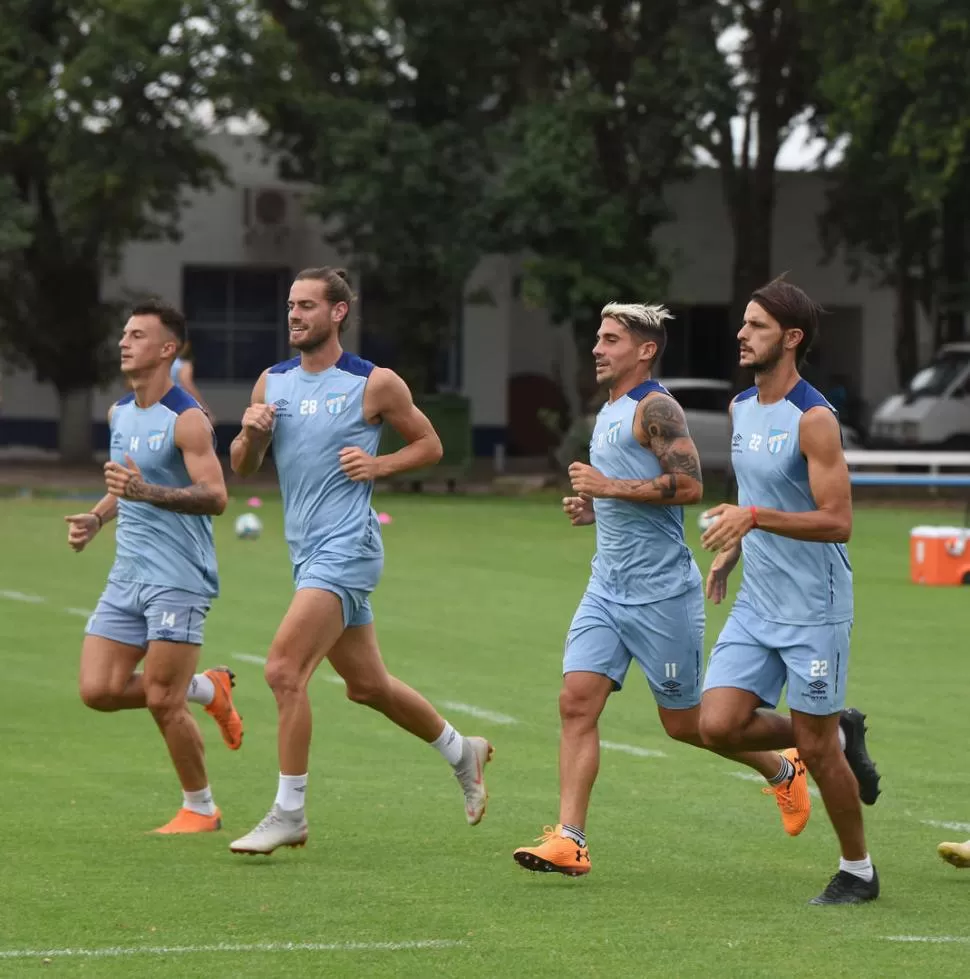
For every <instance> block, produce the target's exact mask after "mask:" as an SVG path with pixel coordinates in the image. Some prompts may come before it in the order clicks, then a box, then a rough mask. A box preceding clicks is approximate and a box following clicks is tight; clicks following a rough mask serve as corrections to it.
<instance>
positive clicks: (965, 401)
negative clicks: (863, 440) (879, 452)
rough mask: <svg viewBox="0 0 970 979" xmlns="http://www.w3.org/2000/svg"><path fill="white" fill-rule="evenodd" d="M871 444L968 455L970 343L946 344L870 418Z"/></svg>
mask: <svg viewBox="0 0 970 979" xmlns="http://www.w3.org/2000/svg"><path fill="white" fill-rule="evenodd" d="M870 431H871V435H872V439H873V442H874V443H876V444H882V445H892V446H907V447H909V448H917V447H918V448H920V449H948V450H954V451H961V450H962V451H966V450H970V343H948V344H945V345H944V346H942V347H940V349H939V350H938V351H937V352H936V355H935V356H934V357H933V360H932V361H930V363H929V364H928V365H927V366H926V367H924V368H923V369H922V370H921V371H919V372H918V373H917V374H915V375H914V376H913V379H912V380H911V381H910V382H909V384H907V385H906V388H905V390H903V391H902V392H900V393H899V394H894V395H892V396H891V397H889V398H887V399H886V400H885V401H884V402H883V403H882V404H881V405H880V406H879V407H878V408H877V409H876V412H875V414H874V415H873V416H872V425H871V426H870Z"/></svg>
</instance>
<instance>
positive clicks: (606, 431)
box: [587, 381, 701, 605]
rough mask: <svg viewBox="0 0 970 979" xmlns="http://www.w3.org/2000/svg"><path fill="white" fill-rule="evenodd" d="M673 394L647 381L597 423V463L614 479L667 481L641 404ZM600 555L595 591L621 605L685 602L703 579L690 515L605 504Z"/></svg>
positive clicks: (599, 513) (600, 502)
mask: <svg viewBox="0 0 970 979" xmlns="http://www.w3.org/2000/svg"><path fill="white" fill-rule="evenodd" d="M654 391H659V392H660V393H662V394H667V391H666V389H665V388H664V387H662V386H661V385H660V384H659V383H658V382H657V381H646V382H644V383H643V384H640V385H638V386H637V387H635V388H634V389H633V390H632V391H630V392H629V394H626V395H624V396H623V397H621V398H618V399H617V400H616V401H613V402H607V403H606V404H605V405H603V407H602V409H600V413H599V415H597V417H596V427H595V428H594V429H593V438H592V441H591V442H590V444H589V456H590V463H591V464H592V465H593V466H594V467H595V468H596V469H598V470H599V471H600V472H601V473H603V475H604V476H606V477H608V478H609V479H642V480H650V479H653V478H654V477H656V476H659V475H661V474H662V472H663V469H662V468H661V466H660V462H659V461H658V459H657V457H656V456H655V455H654V454H653V453H652V452H651V451H650V450H649V449H646V448H644V447H643V446H642V445H641V444H640V443H639V442H638V441H637V440H636V437H635V436H634V434H633V425H634V417H635V415H636V410H637V405H638V404H639V403H640V401H641V400H642V399H643V398H645V397H646V396H647V395H648V394H651V393H653V392H654ZM593 510H594V512H595V513H596V554H595V556H594V557H593V574H592V577H591V578H590V582H589V588H588V589H587V590H588V591H589V592H590V593H591V594H593V595H598V596H599V597H601V598H605V599H607V600H609V601H612V602H617V603H618V604H621V605H646V604H649V603H651V602H659V601H662V600H664V599H666V598H673V597H675V596H676V595H681V594H683V593H684V592H685V591H687V590H688V589H689V588H691V587H696V586H698V585H699V584H700V581H701V576H700V571H699V570H698V568H697V565H696V564H695V563H694V557H693V555H692V554H691V552H690V549H689V548H688V547H687V543H686V541H685V540H684V508H683V507H680V506H656V505H655V504H652V503H630V502H627V501H625V500H614V499H597V500H594V501H593Z"/></svg>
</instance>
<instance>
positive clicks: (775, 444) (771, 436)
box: [768, 428, 791, 455]
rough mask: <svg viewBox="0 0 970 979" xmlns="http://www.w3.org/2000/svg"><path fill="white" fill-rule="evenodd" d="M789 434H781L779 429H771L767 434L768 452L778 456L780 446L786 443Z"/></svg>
mask: <svg viewBox="0 0 970 979" xmlns="http://www.w3.org/2000/svg"><path fill="white" fill-rule="evenodd" d="M790 434H791V433H790V432H783V431H782V430H781V429H780V428H773V429H771V430H770V431H769V432H768V451H769V452H770V453H771V454H772V455H778V453H779V452H781V450H782V446H784V444H785V443H786V442H787V441H788V436H789V435H790Z"/></svg>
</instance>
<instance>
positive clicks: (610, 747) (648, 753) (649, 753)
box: [600, 741, 667, 758]
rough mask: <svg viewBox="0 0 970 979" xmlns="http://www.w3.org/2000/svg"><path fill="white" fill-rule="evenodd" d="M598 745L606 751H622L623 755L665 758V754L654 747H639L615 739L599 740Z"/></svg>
mask: <svg viewBox="0 0 970 979" xmlns="http://www.w3.org/2000/svg"><path fill="white" fill-rule="evenodd" d="M600 747H601V748H606V750H607V751H622V752H623V754H625V755H635V756H636V757H637V758H666V757H667V755H666V754H665V753H664V752H662V751H657V750H656V749H654V748H640V747H638V746H637V745H635V744H620V743H619V742H617V741H600Z"/></svg>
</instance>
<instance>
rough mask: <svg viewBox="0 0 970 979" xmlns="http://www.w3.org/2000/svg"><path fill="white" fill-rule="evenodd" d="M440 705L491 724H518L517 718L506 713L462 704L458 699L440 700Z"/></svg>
mask: <svg viewBox="0 0 970 979" xmlns="http://www.w3.org/2000/svg"><path fill="white" fill-rule="evenodd" d="M441 706H442V707H444V708H445V709H446V710H452V711H455V712H456V713H458V714H468V715H470V716H471V717H477V718H479V720H482V721H491V722H492V723H493V724H518V723H519V722H518V720H516V718H514V717H509V715H508V714H500V713H499V712H498V711H494V710H486V709H485V708H484V707H476V706H475V705H474V704H463V703H462V702H461V701H460V700H442V701H441Z"/></svg>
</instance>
